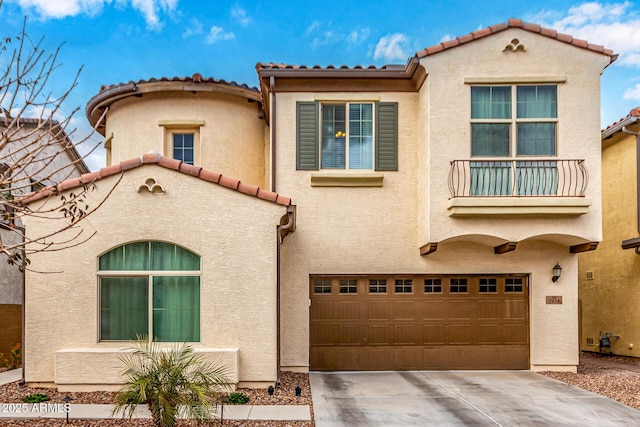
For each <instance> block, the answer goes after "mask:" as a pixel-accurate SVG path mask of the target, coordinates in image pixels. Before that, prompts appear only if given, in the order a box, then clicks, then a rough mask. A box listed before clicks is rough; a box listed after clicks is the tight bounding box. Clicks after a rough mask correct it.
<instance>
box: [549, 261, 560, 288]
mask: <svg viewBox="0 0 640 427" xmlns="http://www.w3.org/2000/svg"><path fill="white" fill-rule="evenodd" d="M561 274H562V267H560V264H558V263H557V262H556V265H555V266H554V267H553V277H552V278H551V280H553V282H554V283H555V282H557V281H558V279H559V278H560V275H561Z"/></svg>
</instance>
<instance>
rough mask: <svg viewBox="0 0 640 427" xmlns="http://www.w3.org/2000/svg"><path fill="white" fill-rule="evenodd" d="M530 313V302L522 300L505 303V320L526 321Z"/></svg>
mask: <svg viewBox="0 0 640 427" xmlns="http://www.w3.org/2000/svg"><path fill="white" fill-rule="evenodd" d="M528 312H529V307H528V302H527V301H526V300H525V301H523V300H522V299H518V300H516V299H509V300H505V302H504V318H505V319H513V320H526V319H527V313H528Z"/></svg>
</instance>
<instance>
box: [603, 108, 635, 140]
mask: <svg viewBox="0 0 640 427" xmlns="http://www.w3.org/2000/svg"><path fill="white" fill-rule="evenodd" d="M637 121H640V107H636V108H634V109H632V110H631V111H629V114H627V115H626V116H625V117H623V118H621V119H620V120H617V121H615V122H613V123H611V124H610V125H609V126H607V127H606V128H604V129H602V134H603V137H606V136H610V135H611V134H612V133H615V132H617V131H618V130H620V129H622V126H624V125H625V124H629V122H632V123H635V122H637ZM618 128H620V129H618Z"/></svg>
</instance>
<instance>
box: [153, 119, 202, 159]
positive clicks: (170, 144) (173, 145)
mask: <svg viewBox="0 0 640 427" xmlns="http://www.w3.org/2000/svg"><path fill="white" fill-rule="evenodd" d="M158 125H159V126H162V127H163V128H164V147H163V148H164V156H165V157H170V158H173V159H176V160H180V161H182V162H184V163H186V164H189V165H198V164H200V162H201V160H200V151H201V150H200V128H201V127H202V126H204V120H159V121H158Z"/></svg>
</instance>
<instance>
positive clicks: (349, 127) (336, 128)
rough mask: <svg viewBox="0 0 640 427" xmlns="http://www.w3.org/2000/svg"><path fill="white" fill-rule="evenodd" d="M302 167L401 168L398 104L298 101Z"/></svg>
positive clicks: (298, 149)
mask: <svg viewBox="0 0 640 427" xmlns="http://www.w3.org/2000/svg"><path fill="white" fill-rule="evenodd" d="M296 114H297V117H296V168H297V169H298V170H318V169H333V170H336V169H350V170H352V169H359V170H377V171H395V170H398V104H397V103H395V102H345V103H337V102H331V103H320V102H298V103H297V104H296Z"/></svg>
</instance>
